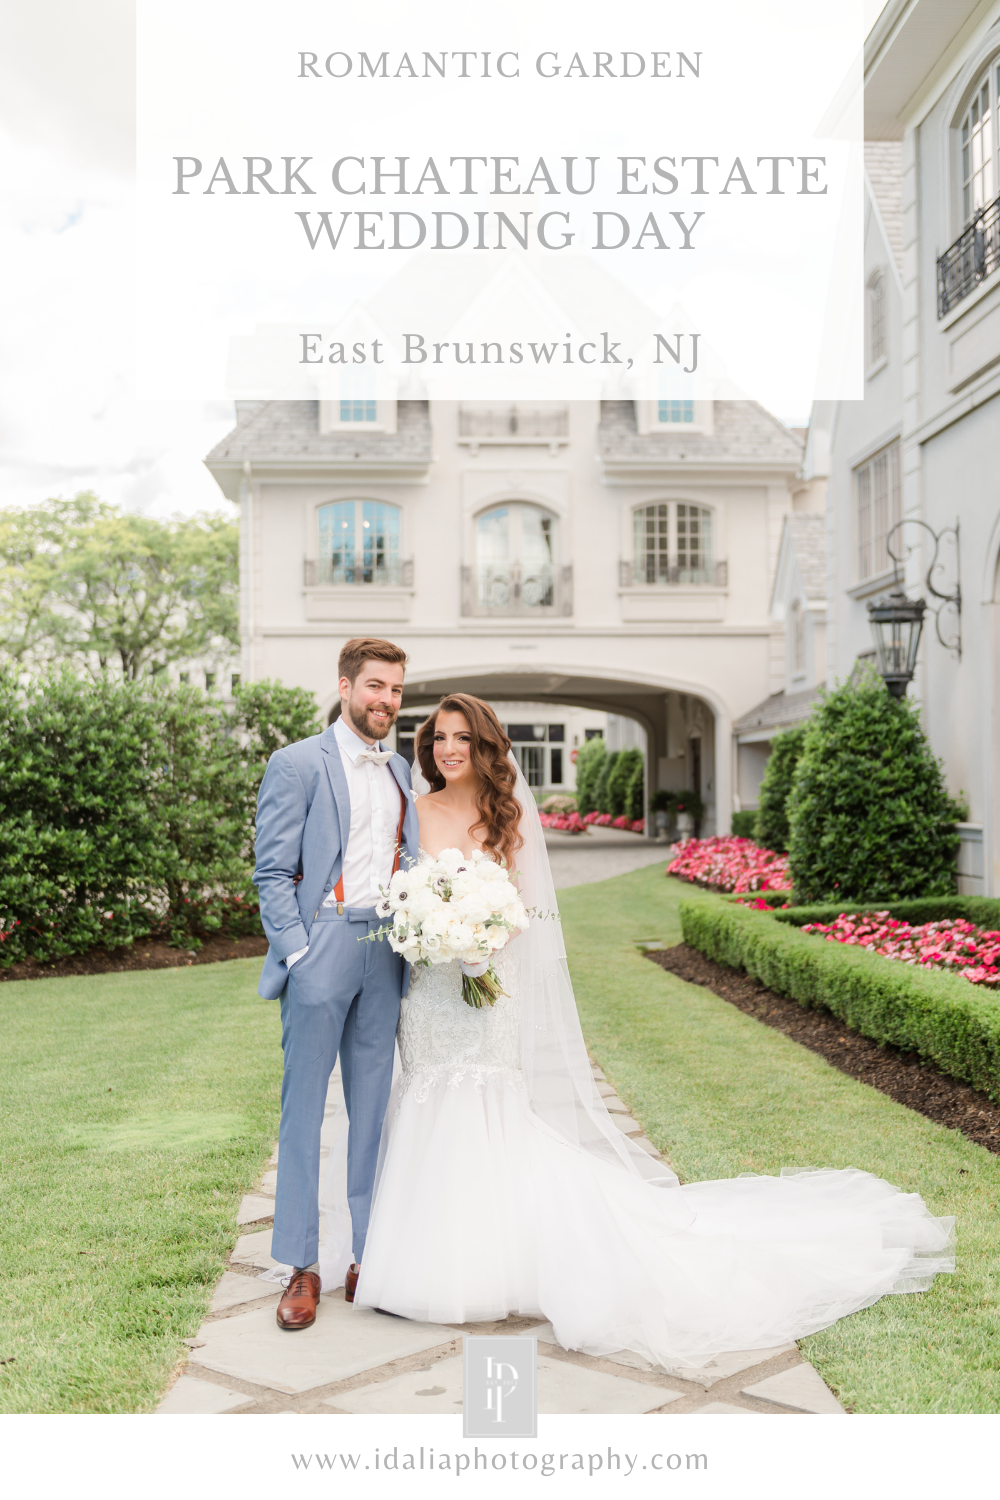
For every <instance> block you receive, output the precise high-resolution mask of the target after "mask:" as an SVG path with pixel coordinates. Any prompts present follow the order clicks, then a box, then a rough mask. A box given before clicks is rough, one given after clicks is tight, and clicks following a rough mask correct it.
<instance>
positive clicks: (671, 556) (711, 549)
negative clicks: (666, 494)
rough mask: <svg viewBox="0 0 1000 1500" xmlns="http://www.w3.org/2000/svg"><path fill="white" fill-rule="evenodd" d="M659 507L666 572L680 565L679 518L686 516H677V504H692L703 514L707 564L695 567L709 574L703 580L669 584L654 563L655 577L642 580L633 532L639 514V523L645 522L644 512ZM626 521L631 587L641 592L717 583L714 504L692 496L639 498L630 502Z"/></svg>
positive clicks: (642, 574)
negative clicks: (663, 512) (706, 529)
mask: <svg viewBox="0 0 1000 1500" xmlns="http://www.w3.org/2000/svg"><path fill="white" fill-rule="evenodd" d="M660 506H662V507H664V508H665V510H666V517H665V519H666V531H665V535H666V539H667V549H666V557H667V572H668V574H669V573H670V572H673V571H674V570H679V568H680V564H679V557H680V543H681V522H682V520H683V521H685V522H686V520H687V519H688V518H687V517H686V516H685V517H683V518H682V517H681V515H680V507H682V506H683V507H685V508H687V507H688V506H693V507H694V508H696V509H697V510H698V511H700V512H702V514H703V515H704V516H707V519H708V526H709V546H708V549H707V554H708V566H707V568H704V569H700V570H699V571H702V572H706V573H708V574H709V575H710V576H709V577H708V578H707V579H699V580H693V579H686V580H684V581H683V582H682V581H680V580H678V582H676V583H672V582H671V581H670V580H669V577H668V578H667V579H664V578H662V577H661V576H660V568H659V566H657V567H656V568H655V570H654V571H655V573H656V577H655V578H654V579H653V580H651V581H647V579H646V569H645V567H644V566H642V565H641V562H640V556H639V547H638V545H637V542H638V535H637V533H638V528H639V525H640V517H643V524H645V513H646V512H647V511H648V510H650V509H652V508H653V507H660ZM655 519H656V522H657V531H658V533H659V532H660V518H659V517H656V518H655ZM628 521H629V538H628V546H629V550H628V553H627V554H626V555H627V556H628V558H629V567H630V571H631V578H632V584H631V586H632V587H633V588H636V589H642V590H644V591H645V590H649V589H672V590H673V589H677V588H698V589H703V588H712V587H717V586H718V585H717V583H716V578H717V572H718V564H719V562H720V561H721V559H720V558H719V555H718V553H719V540H720V538H719V527H718V511H717V509H716V507H715V506H713V505H709V504H707V503H706V502H705V501H704V500H692V499H688V498H684V499H664V498H662V497H660V498H654V499H649V500H643V501H641V502H640V503H639V504H637V505H632V506H631V507H630V508H629V513H628ZM660 534H663V533H660ZM644 550H645V549H644ZM656 550H657V553H659V552H660V549H659V547H657V549H656ZM685 571H690V570H685Z"/></svg>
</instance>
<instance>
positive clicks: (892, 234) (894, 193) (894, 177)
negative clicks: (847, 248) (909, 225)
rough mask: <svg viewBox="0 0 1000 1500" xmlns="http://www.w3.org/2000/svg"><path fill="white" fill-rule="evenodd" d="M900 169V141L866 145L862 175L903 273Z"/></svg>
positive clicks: (901, 152)
mask: <svg viewBox="0 0 1000 1500" xmlns="http://www.w3.org/2000/svg"><path fill="white" fill-rule="evenodd" d="M902 168H903V144H902V142H901V141H865V171H866V172H867V174H868V182H869V184H870V186H871V190H872V196H873V198H874V199H875V202H876V203H877V204H878V211H879V215H880V217H881V219H882V223H883V224H884V225H885V233H886V238H887V239H888V241H889V249H890V250H891V252H892V255H893V258H894V260H895V262H896V265H897V267H898V268H899V270H900V271H902V269H903V208H902V202H903V199H902Z"/></svg>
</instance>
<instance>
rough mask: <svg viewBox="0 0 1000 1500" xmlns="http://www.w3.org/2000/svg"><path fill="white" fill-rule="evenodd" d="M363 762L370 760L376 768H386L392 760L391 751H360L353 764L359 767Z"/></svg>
mask: <svg viewBox="0 0 1000 1500" xmlns="http://www.w3.org/2000/svg"><path fill="white" fill-rule="evenodd" d="M363 760H370V761H373V762H374V763H375V765H377V766H386V765H388V764H389V762H390V761H391V760H392V751H391V750H375V749H371V750H360V751H359V752H358V754H357V755H356V756H355V757H354V764H355V765H356V766H360V764H361V762H362V761H363Z"/></svg>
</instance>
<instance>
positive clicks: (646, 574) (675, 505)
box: [632, 500, 716, 584]
mask: <svg viewBox="0 0 1000 1500" xmlns="http://www.w3.org/2000/svg"><path fill="white" fill-rule="evenodd" d="M632 526H633V561H632V581H633V583H652V584H657V583H661V584H662V583H712V582H714V581H715V574H716V570H715V565H714V560H713V555H712V512H711V511H710V510H709V508H708V507H707V506H705V505H691V504H690V503H689V502H688V501H684V500H682V501H679V502H677V501H669V502H668V501H664V500H661V501H658V502H657V503H656V504H655V505H642V506H639V508H638V509H637V510H635V511H633V512H632Z"/></svg>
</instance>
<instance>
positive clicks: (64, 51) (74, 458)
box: [0, 0, 884, 515]
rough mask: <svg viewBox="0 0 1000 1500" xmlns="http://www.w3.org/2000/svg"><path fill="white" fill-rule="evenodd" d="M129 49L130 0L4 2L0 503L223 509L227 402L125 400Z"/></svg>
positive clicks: (872, 7)
mask: <svg viewBox="0 0 1000 1500" xmlns="http://www.w3.org/2000/svg"><path fill="white" fill-rule="evenodd" d="M707 3H710V0H702V4H707ZM809 3H819V0H809ZM824 3H835V0H824ZM883 8H884V0H866V20H867V23H868V25H869V26H871V25H872V24H873V22H874V20H875V18H876V16H877V15H878V14H879V13H880V11H881V10H882V9H883ZM134 53H135V37H134V25H133V4H132V0H86V3H85V4H82V3H81V0H32V3H31V4H30V5H29V4H26V3H23V0H22V3H21V4H19V5H8V6H7V7H6V8H5V10H4V11H3V12H0V159H2V160H3V161H4V163H5V172H6V180H5V183H4V189H5V190H4V192H3V194H2V197H0V261H2V264H3V266H4V278H3V283H2V287H0V330H2V332H0V505H21V504H30V503H33V502H35V501H39V500H43V499H44V498H45V497H46V496H48V495H56V494H58V495H71V494H74V493H76V492H77V491H78V490H81V489H93V490H95V491H96V492H97V493H98V494H99V495H101V496H102V498H104V499H106V500H111V501H116V502H118V503H120V504H122V505H124V506H126V507H128V508H129V509H139V510H143V511H146V512H148V513H150V514H154V515H169V514H171V513H172V512H175V511H182V512H185V513H188V514H190V513H192V512H194V511H198V510H205V509H208V510H218V509H228V506H227V502H226V501H225V500H224V499H223V497H222V495H221V493H220V492H219V490H218V488H217V487H216V485H215V482H214V480H213V479H212V478H211V476H210V475H209V474H208V471H207V470H206V469H205V468H204V466H203V464H202V462H201V460H202V457H203V456H204V454H205V453H206V452H207V451H208V449H209V448H210V447H211V446H212V444H213V443H215V442H217V441H218V439H219V438H220V437H222V436H223V435H224V433H225V432H226V431H228V429H229V427H230V426H231V425H232V419H233V410H232V406H231V405H230V404H228V403H216V404H211V405H206V404H204V403H201V402H169V403H167V402H139V401H136V400H135V399H134V397H133V395H132V368H131V367H132V342H133V334H134V330H133V324H132V313H131V302H132V291H131V278H132V223H131V194H132V174H133V108H134V92H135V90H134ZM778 415H779V416H781V417H782V418H783V419H784V420H786V421H790V422H804V421H805V420H806V419H807V418H808V397H806V398H805V400H804V402H803V406H802V409H801V410H800V411H794V412H779V413H778Z"/></svg>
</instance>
